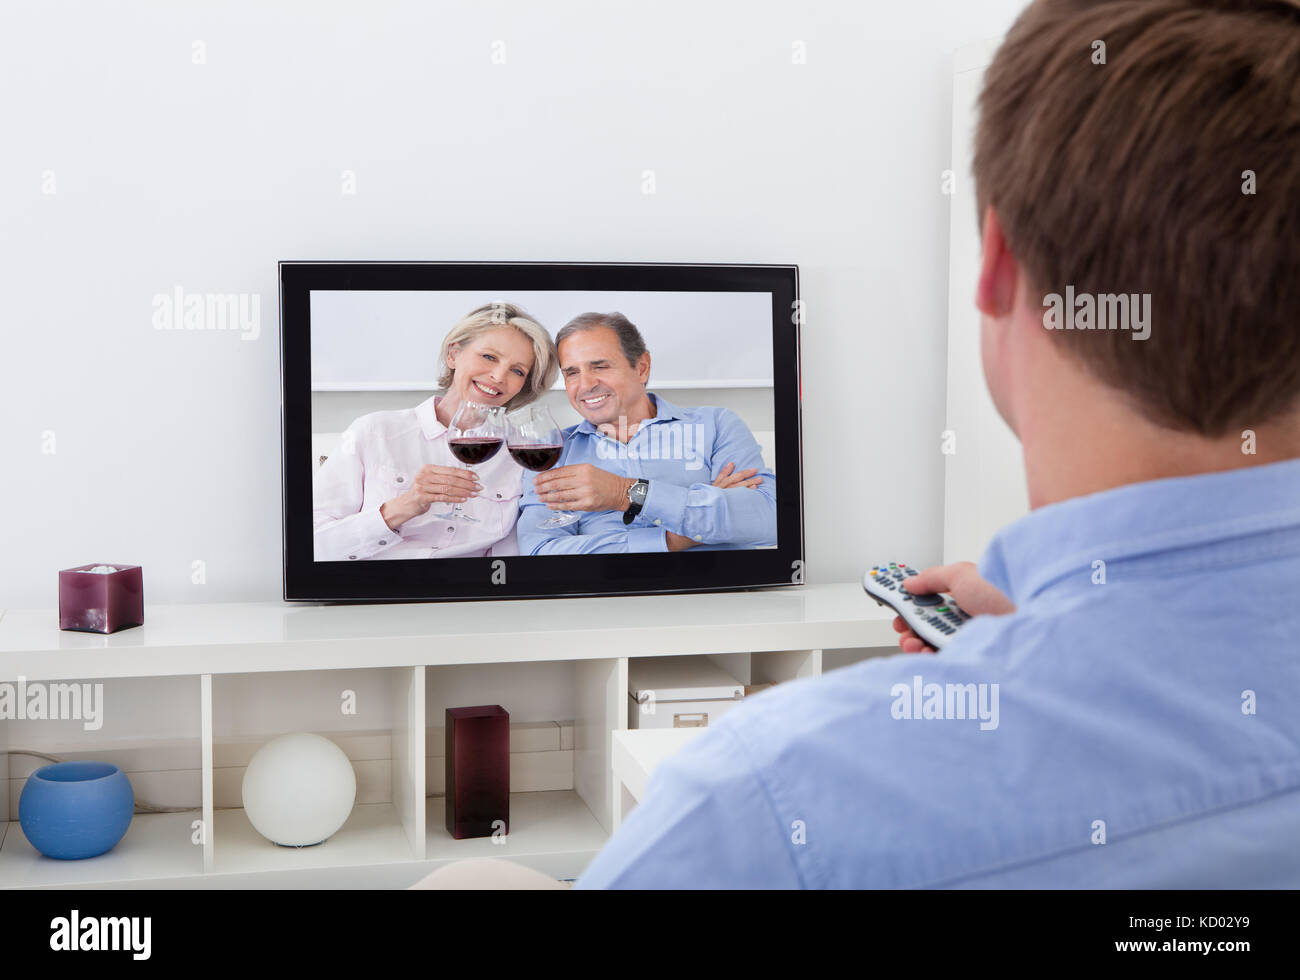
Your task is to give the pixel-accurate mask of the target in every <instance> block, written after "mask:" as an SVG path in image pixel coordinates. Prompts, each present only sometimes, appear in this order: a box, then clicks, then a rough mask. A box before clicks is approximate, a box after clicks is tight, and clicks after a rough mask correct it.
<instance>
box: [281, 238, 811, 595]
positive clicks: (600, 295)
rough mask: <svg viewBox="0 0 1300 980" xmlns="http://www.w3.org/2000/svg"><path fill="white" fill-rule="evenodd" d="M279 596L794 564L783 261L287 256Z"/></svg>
mask: <svg viewBox="0 0 1300 980" xmlns="http://www.w3.org/2000/svg"><path fill="white" fill-rule="evenodd" d="M280 300H281V315H280V327H281V366H282V375H283V387H282V409H283V419H282V422H283V424H282V430H283V472H284V501H283V504H284V528H285V537H284V559H285V579H284V581H285V598H286V599H289V600H313V601H329V600H340V601H383V600H433V599H460V598H463V599H472V598H503V597H511V596H515V597H518V596H557V595H600V594H618V593H652V592H682V591H705V590H708V591H714V590H720V589H735V588H748V587H758V586H774V585H791V584H800V583H801V582H802V581H803V520H802V494H801V473H800V434H799V375H798V371H799V367H798V365H799V325H800V322H801V320H802V307H801V304H800V302H799V298H798V276H797V268H796V267H794V266H758V265H670V264H657V265H614V264H565V265H560V264H545V263H518V264H508V265H501V264H485V263H441V262H429V263H423V262H406V263H384V262H364V263H342V262H319V263H318V262H282V263H281V264H280Z"/></svg>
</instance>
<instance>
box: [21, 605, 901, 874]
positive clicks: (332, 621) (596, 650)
mask: <svg viewBox="0 0 1300 980" xmlns="http://www.w3.org/2000/svg"><path fill="white" fill-rule="evenodd" d="M892 618H893V615H892V613H890V612H889V611H888V610H886V609H882V608H880V607H878V606H877V605H876V604H875V603H874V602H872V601H871V600H870V599H869V598H867V596H866V595H865V594H864V593H863V591H862V588H861V586H860V585H858V584H856V583H852V584H837V585H822V586H802V587H797V588H787V589H774V590H767V591H758V592H739V593H719V594H702V595H664V596H629V597H605V598H581V599H536V600H503V601H499V602H464V603H403V604H384V605H301V604H286V603H234V604H209V605H154V606H149V607H148V608H147V609H146V622H145V624H144V625H143V626H141V627H138V628H135V629H129V630H124V631H122V632H120V633H116V634H112V635H109V636H100V635H97V634H90V633H70V632H62V631H60V630H59V629H58V628H57V623H58V617H57V615H56V613H55V611H54V610H49V609H46V610H7V611H4V612H0V684H16V683H19V682H20V681H21V682H22V683H26V684H29V685H30V684H33V683H40V682H51V683H58V682H70V681H80V682H82V683H90V682H96V681H102V682H103V683H104V686H105V690H106V692H108V694H106V699H108V700H110V701H111V704H112V706H113V709H114V710H115V711H116V712H117V714H116V720H117V721H118V723H119V724H122V723H123V721H122V719H123V716H125V717H126V721H127V722H129V723H130V724H131V725H134V726H135V727H134V729H133V730H132V731H131V732H129V733H128V735H122V734H117V733H115V737H116V738H117V739H119V740H121V739H124V738H127V737H128V736H129V737H133V738H134V739H136V741H135V742H132V743H130V744H131V745H133V746H134V745H138V744H139V740H141V739H146V740H147V739H153V740H154V741H155V742H156V743H157V745H156V746H155V747H154V749H152V750H151V751H154V752H156V753H158V755H157V757H158V758H160V759H168V760H170V759H177V758H179V759H181V760H182V762H181V765H182V766H183V767H186V770H187V771H186V773H185V774H184V775H182V774H181V773H179V772H176V771H174V770H175V764H172V763H164V764H160V765H158V766H157V767H156V768H158V769H168V768H171V769H172V770H173V771H172V772H171V773H170V774H169V776H168V777H167V778H162V777H160V776H159V775H158V774H157V773H154V772H149V773H148V775H145V773H144V772H138V773H137V772H133V771H130V770H129V772H128V774H129V775H132V779H133V783H136V785H137V793H141V792H142V790H141V787H144V788H145V789H144V790H143V793H144V795H145V796H147V797H148V798H149V799H150V800H151V802H167V803H169V804H170V803H171V802H172V801H171V798H170V796H167V798H165V799H158V798H157V797H158V795H159V793H163V792H166V793H168V794H170V793H171V790H164V789H163V787H170V786H177V787H186V786H188V787H191V789H189V790H187V792H186V795H187V797H188V799H194V797H195V796H198V795H201V803H202V805H201V806H199V807H197V808H196V809H195V810H193V811H190V812H184V813H166V814H140V815H137V816H136V818H135V820H134V822H133V823H132V826H131V829H130V831H129V832H128V835H127V837H126V838H125V839H124V840H123V841H122V842H121V843H120V844H119V845H118V846H117V847H116V848H114V850H112V851H110V852H109V853H108V854H105V855H102V856H100V857H98V858H91V859H88V860H85V861H73V862H65V861H53V860H51V859H48V858H44V857H42V856H41V855H39V854H37V853H36V852H35V851H34V850H33V849H32V848H31V845H30V844H28V842H27V840H26V838H25V837H24V836H23V834H22V831H21V828H20V826H19V824H18V822H17V819H18V814H17V806H16V803H17V797H18V790H19V789H20V788H21V779H22V778H23V776H24V775H25V773H26V772H27V771H30V763H31V762H32V760H24V761H23V762H22V763H21V764H19V763H18V762H17V761H16V760H17V759H18V756H10V755H9V754H8V753H9V752H10V751H15V752H16V751H18V750H36V751H47V752H48V751H52V750H50V749H49V748H47V747H46V746H44V745H42V744H32V742H33V740H37V741H39V739H40V738H43V737H45V736H46V734H47V733H48V734H49V737H50V738H55V736H56V735H57V738H56V741H57V742H58V745H59V748H60V751H61V754H62V755H63V756H65V757H66V756H69V755H76V754H77V753H79V752H86V753H93V754H94V755H95V756H96V757H98V758H107V759H109V760H110V761H112V760H113V759H114V752H115V751H116V752H120V753H121V752H124V751H125V750H124V748H122V747H123V746H125V745H127V744H128V743H127V742H125V741H118V742H114V739H113V738H111V737H107V736H108V729H105V730H104V732H97V731H89V730H87V731H84V732H83V731H82V730H81V728H80V727H79V726H76V725H71V726H70V725H69V724H68V723H66V722H36V723H33V722H32V721H31V720H26V721H18V722H15V721H13V720H6V719H0V888H14V887H17V888H24V887H51V886H53V887H58V886H69V885H85V886H90V887H96V886H114V887H122V886H127V887H130V886H140V887H156V886H160V885H161V886H164V887H227V886H232V885H244V886H251V887H258V886H259V885H265V886H266V887H295V886H302V887H313V888H319V887H326V888H328V887H353V886H368V887H402V886H403V885H406V884H411V883H414V882H415V881H417V880H419V878H421V877H423V875H425V874H427V873H428V872H429V871H431V870H433V869H434V868H436V867H438V866H439V865H441V864H445V863H447V862H450V861H455V860H460V859H462V858H466V857H503V858H508V859H510V860H514V861H518V862H520V863H523V864H528V865H530V866H532V867H535V868H537V869H538V870H541V871H543V872H545V873H547V874H551V875H553V876H555V877H560V878H567V877H573V876H576V875H578V874H580V873H581V871H582V870H583V868H585V867H586V864H587V863H588V862H589V861H590V860H591V857H592V856H593V855H594V854H595V853H596V852H597V851H598V850H599V849H600V847H601V846H602V845H603V844H604V843H605V841H606V840H607V839H608V837H609V834H610V832H611V829H612V828H613V827H614V826H616V824H617V804H616V801H615V783H614V779H613V768H612V755H611V753H612V733H613V732H615V731H621V730H623V729H626V727H627V673H628V659H629V658H635V657H642V656H708V657H710V658H711V659H712V660H714V662H715V663H717V664H719V665H721V666H723V667H724V668H726V669H727V670H729V671H731V672H732V673H733V674H734V676H735V677H736V678H737V680H740V681H742V682H744V683H758V682H765V681H787V680H794V679H797V678H801V677H808V676H815V675H817V674H819V673H821V670H822V651H823V650H827V649H832V650H833V649H846V648H864V647H866V648H872V647H874V648H885V647H892V646H893V645H894V643H895V640H896V637H895V634H894V631H893V629H892V627H891V625H890V622H891V620H892ZM530 662H531V663H534V664H537V665H538V666H535V667H533V668H530V669H529V670H530V671H531V673H529V674H528V679H520V680H519V681H517V682H516V686H525V687H526V686H528V685H529V684H531V683H532V682H531V678H534V677H543V678H547V679H549V680H550V681H551V682H553V683H556V684H559V685H560V686H561V687H562V688H563V690H562V692H561V693H562V694H563V696H564V697H565V698H566V699H567V700H566V701H565V705H566V707H570V708H571V710H572V711H573V715H572V719H573V720H572V722H566V725H569V724H571V726H572V728H571V731H572V735H571V743H572V744H561V742H560V738H559V735H558V734H555V733H558V732H559V731H560V730H561V729H559V728H553V729H548V731H547V732H545V733H543V734H544V735H546V736H547V738H548V739H549V741H547V742H546V745H547V748H548V751H550V752H551V753H552V754H550V755H548V756H547V757H546V766H545V767H543V769H538V768H537V767H533V768H532V769H531V770H530V771H533V772H540V771H546V772H549V773H553V772H554V770H555V769H556V765H557V764H563V765H564V766H565V767H566V768H565V769H564V770H563V771H562V772H561V775H562V776H563V777H564V779H563V780H562V781H560V782H558V783H552V784H551V785H552V786H556V787H557V788H554V789H552V788H542V789H538V788H537V786H536V784H535V783H534V784H533V785H530V786H529V788H530V789H535V790H537V791H533V792H512V794H511V834H510V835H509V837H508V838H507V839H505V842H504V843H500V844H493V843H492V841H491V839H487V838H485V839H479V840H463V841H457V840H453V839H452V838H451V837H450V835H448V834H447V832H446V830H445V828H444V826H443V812H444V811H443V807H444V800H443V799H442V798H441V797H438V796H429V795H428V792H427V783H426V766H427V765H429V764H431V763H430V761H429V758H428V751H427V750H428V748H429V747H428V746H426V744H425V743H426V732H427V731H428V730H429V729H430V728H432V729H434V730H437V726H438V725H440V724H441V723H442V719H441V717H435V716H431V717H428V718H426V715H425V711H426V704H425V702H426V697H428V698H429V699H431V714H432V715H438V714H440V711H441V708H440V707H439V705H441V704H447V703H457V702H455V701H450V702H449V701H448V700H447V699H448V698H456V697H463V696H465V691H466V690H467V689H472V690H474V692H475V696H476V697H477V698H482V699H483V700H482V701H480V700H474V701H473V702H472V703H491V702H492V701H500V702H501V703H506V704H507V707H509V703H508V702H509V701H510V698H511V697H513V696H518V695H517V693H516V692H514V691H513V690H512V689H511V684H510V679H509V672H508V671H505V670H504V668H502V667H501V666H500V665H503V664H511V663H515V664H526V663H530ZM546 662H549V663H551V664H553V665H554V666H552V667H546V666H544V664H545V663H546ZM566 664H567V665H568V666H565V665H566ZM467 665H469V666H467ZM473 665H477V666H473ZM490 665H491V666H490ZM438 668H446V671H439V670H438ZM466 671H470V672H471V673H470V674H466V673H465V672H466ZM538 671H541V672H543V673H541V674H539V673H538ZM449 672H450V673H449ZM214 677H216V678H218V680H217V681H215V682H214V680H213V678H214ZM164 678H170V680H162V679H164ZM299 679H300V680H299ZM358 684H360V685H362V686H361V687H359V688H358V689H359V690H361V691H362V694H363V698H364V703H365V704H366V705H367V706H368V707H369V708H370V710H371V711H375V710H376V709H375V706H376V705H378V713H377V714H373V715H371V716H369V717H362V718H357V719H351V720H350V721H346V722H333V723H330V722H327V723H326V729H328V726H329V725H330V724H335V725H336V726H338V730H337V731H336V730H333V729H329V730H326V729H323V728H320V727H316V728H315V730H317V731H322V733H323V734H327V735H332V736H336V740H337V737H343V738H344V740H345V741H348V739H351V742H349V744H354V745H362V746H364V747H365V750H366V752H367V754H364V755H362V756H360V757H359V758H361V759H365V760H367V761H365V762H359V761H354V766H356V765H360V766H364V767H365V768H364V771H365V773H366V778H367V786H368V793H369V795H368V796H367V799H366V801H365V802H359V803H358V805H357V806H356V808H355V809H354V811H353V814H352V816H351V818H350V819H349V821H348V823H347V824H346V825H345V826H344V828H343V829H342V830H340V831H339V832H338V833H337V834H336V835H335V836H334V837H332V838H331V839H330V840H328V841H326V842H325V843H324V844H321V845H318V846H316V847H312V848H303V849H300V850H295V849H291V848H281V847H277V846H276V845H273V844H271V843H269V842H268V841H266V840H264V839H262V838H261V837H260V836H259V835H258V834H257V833H256V831H254V830H253V828H252V826H251V825H250V824H249V822H248V820H247V818H246V817H245V816H244V814H243V811H242V810H239V809H215V807H214V762H213V758H214V755H213V748H214V743H215V742H217V741H218V740H219V739H220V740H223V745H224V744H228V742H229V740H230V739H232V738H233V739H236V740H238V739H253V740H254V741H256V740H258V739H261V738H262V737H271V736H272V735H274V734H276V733H275V732H261V731H252V730H249V729H248V727H247V725H248V722H247V718H248V717H250V715H249V714H248V711H249V710H251V709H249V708H248V705H249V704H250V703H253V702H257V703H260V704H261V705H262V707H263V709H264V708H265V705H266V704H268V703H270V704H281V703H284V702H283V701H280V700H276V699H278V698H284V697H289V698H295V699H299V700H302V701H304V702H311V703H312V704H315V703H316V702H318V701H319V702H322V703H326V702H328V701H329V699H330V698H334V699H335V700H334V704H335V707H334V708H333V709H332V710H333V717H335V718H337V717H338V708H337V690H338V689H339V688H340V687H358ZM426 684H427V685H429V690H430V691H432V692H433V693H431V694H428V695H426ZM366 685H368V686H366ZM570 685H571V690H570ZM286 687H287V688H288V693H287V694H286V693H284V692H285V691H286ZM164 689H165V690H167V691H168V692H169V693H168V695H167V696H166V697H165V698H164V699H162V700H160V699H159V697H158V696H157V694H156V692H158V691H161V690H164ZM123 705H125V706H126V707H125V708H123V707H122V706H123ZM262 716H263V717H264V716H265V711H263V714H262ZM321 717H322V718H328V717H330V715H329V714H328V712H325V711H322V713H321ZM556 717H564V716H556ZM523 720H524V722H525V723H526V724H529V723H532V719H530V718H528V717H527V716H526V715H525V717H524V719H523ZM33 724H35V725H37V726H38V727H33ZM41 725H49V726H52V727H50V728H43V727H39V726H41ZM53 726H63V727H58V728H57V729H56V728H55V727H53ZM282 730H283V729H282ZM564 730H565V731H569V729H568V728H566V729H564ZM362 731H364V736H363V737H361V736H358V735H354V734H351V733H353V732H362ZM182 732H183V735H184V737H182V736H181V734H180V733H182ZM33 733H35V734H33ZM195 734H197V735H198V737H197V739H196V738H194V735H195ZM358 739H359V740H358ZM532 740H533V741H539V740H538V739H536V738H534V739H532ZM551 743H554V744H553V745H552V744H551ZM376 746H382V747H383V748H382V754H380V755H378V756H376V755H375V754H373V753H374V752H375V751H376V748H375V747H376ZM195 748H197V750H198V751H197V752H195V751H194V749H195ZM524 750H525V751H527V748H526V747H525V749H524ZM131 752H132V753H134V754H133V755H131V756H130V757H129V758H130V759H132V760H136V759H138V758H144V757H148V756H149V753H148V752H146V751H144V750H140V749H138V748H133V749H131ZM570 753H571V758H572V762H571V764H572V780H571V781H568V780H567V772H568V770H567V766H568V765H569V762H568V761H567V760H568V758H569V754H570ZM385 754H386V755H389V756H391V758H389V759H387V760H384V758H383V755H385ZM218 756H219V758H218V760H217V776H216V778H217V779H218V780H219V787H220V788H221V789H222V798H224V799H229V798H230V795H231V791H230V789H229V786H228V785H227V784H228V783H230V781H231V779H233V778H235V777H237V776H238V772H237V771H234V772H232V771H231V770H230V769H229V768H226V769H221V768H220V767H221V766H222V765H224V766H226V767H229V766H231V765H238V764H240V762H241V760H242V759H243V758H244V757H243V755H240V756H239V757H238V758H237V759H236V758H234V757H233V756H232V755H231V753H230V751H229V750H226V751H224V752H223V751H221V749H220V747H219V751H218ZM122 757H123V759H125V758H127V756H126V755H123V756H122ZM119 764H120V765H122V766H123V768H124V769H128V764H127V762H125V761H122V762H119ZM133 764H136V765H137V769H145V770H148V768H149V767H148V766H147V765H144V764H139V763H133ZM359 771H361V770H359ZM187 780H188V781H187ZM231 785H237V783H235V784H231ZM196 787H201V794H200V793H195V790H194V788H196ZM558 787H564V788H558ZM190 794H193V795H190ZM187 802H188V800H187ZM223 805H228V804H223ZM196 828H197V829H196ZM205 830H206V832H204V831H205Z"/></svg>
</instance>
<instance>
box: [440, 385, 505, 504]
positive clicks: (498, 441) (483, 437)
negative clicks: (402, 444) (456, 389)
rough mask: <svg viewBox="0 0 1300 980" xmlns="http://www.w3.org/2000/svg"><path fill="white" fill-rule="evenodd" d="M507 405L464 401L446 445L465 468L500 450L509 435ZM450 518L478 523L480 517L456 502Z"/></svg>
mask: <svg viewBox="0 0 1300 980" xmlns="http://www.w3.org/2000/svg"><path fill="white" fill-rule="evenodd" d="M505 412H506V410H505V407H504V406H501V405H480V404H479V403H478V402H461V403H460V407H459V408H458V409H456V414H455V415H453V416H452V419H451V425H450V426H449V427H448V428H449V430H450V432H449V438H448V440H447V447H448V448H449V449H450V450H451V454H452V455H453V456H455V457H456V458H457V459H458V460H460V461H461V462H462V463H464V464H465V466H466V467H471V466H477V465H478V464H479V463H486V462H487V461H488V460H489V459H491V458H492V457H493V456H495V455H496V454H497V453H498V452H499V451H500V450H501V445H502V443H504V442H505V437H506V423H505ZM447 516H448V517H451V518H454V519H455V520H459V521H465V522H466V523H468V524H477V523H479V519H478V518H477V517H471V516H470V515H469V514H467V513H465V509H464V505H463V504H459V503H458V504H457V505H456V506H455V507H453V508H452V509H451V513H450V514H448V515H447Z"/></svg>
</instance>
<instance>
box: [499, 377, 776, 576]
mask: <svg viewBox="0 0 1300 980" xmlns="http://www.w3.org/2000/svg"><path fill="white" fill-rule="evenodd" d="M650 397H651V398H652V399H654V402H655V417H654V418H652V419H646V420H645V421H644V422H642V423H641V425H640V427H639V428H638V429H637V431H636V432H635V433H634V434H633V435H632V437H631V438H630V439H629V440H628V441H627V443H626V445H624V444H623V443H620V442H619V441H618V440H617V439H612V438H610V437H609V436H607V435H604V434H603V433H601V432H598V431H597V430H596V427H595V426H593V425H592V424H591V423H590V422H588V421H586V420H584V421H582V422H581V423H580V424H578V425H575V426H571V427H569V428H568V429H565V430H564V452H563V455H562V456H561V457H560V461H559V463H557V464H556V465H557V466H571V465H575V464H578V463H590V464H592V465H593V466H598V467H600V468H601V469H603V470H608V471H609V472H611V473H617V474H618V475H619V476H622V477H633V478H636V479H643V480H646V481H648V482H649V484H650V492H649V494H648V495H647V496H646V500H645V505H644V506H643V507H642V509H641V513H640V514H639V515H637V517H636V519H635V520H633V522H632V523H631V525H626V524H624V523H623V512H622V511H617V510H606V511H595V512H586V513H580V515H579V516H580V520H579V521H578V523H576V524H570V525H568V526H567V527H560V528H551V529H543V528H541V527H539V526H538V525H539V524H541V522H542V521H544V520H546V519H547V518H548V517H551V516H553V515H554V514H555V511H553V510H550V509H549V508H547V506H546V505H545V504H543V503H542V502H541V501H540V500H538V499H537V494H536V492H535V491H534V490H533V474H532V473H525V474H524V495H523V497H522V498H521V500H520V507H519V523H518V525H517V529H518V534H519V553H520V554H523V555H577V554H591V553H595V552H602V553H607V552H643V551H667V550H668V540H667V534H666V533H665V532H667V531H672V532H673V533H674V534H681V535H685V536H686V537H689V538H691V539H693V540H695V541H698V542H700V544H699V545H698V546H697V547H699V548H702V549H707V550H725V549H734V548H759V547H764V546H769V545H774V544H776V474H775V473H773V472H772V471H771V470H770V469H768V467H767V466H766V465H765V464H764V463H763V453H762V450H761V449H760V448H759V445H758V441H757V440H756V439H755V438H754V434H753V433H752V432H750V431H749V427H748V426H746V425H745V423H744V422H742V421H741V419H740V416H738V415H737V414H736V413H735V412H733V411H731V410H730V409H726V408H678V407H677V406H675V405H672V404H670V403H669V402H667V401H665V400H664V399H663V398H661V397H660V396H658V395H653V394H652V395H650ZM728 463H735V464H736V472H739V471H741V470H747V469H756V470H758V473H757V474H756V475H757V476H759V477H762V479H763V482H762V483H761V484H759V485H758V486H757V487H734V488H732V489H730V490H722V489H720V488H718V487H715V486H713V480H714V479H715V478H716V477H717V476H718V473H719V472H720V471H721V470H722V469H723V467H725V466H726V465H727V464H728Z"/></svg>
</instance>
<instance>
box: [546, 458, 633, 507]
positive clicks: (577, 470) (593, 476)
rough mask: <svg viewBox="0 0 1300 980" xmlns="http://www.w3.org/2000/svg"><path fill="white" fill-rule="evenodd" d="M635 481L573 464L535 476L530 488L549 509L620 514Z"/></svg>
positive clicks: (626, 504)
mask: <svg viewBox="0 0 1300 980" xmlns="http://www.w3.org/2000/svg"><path fill="white" fill-rule="evenodd" d="M635 482H636V481H635V480H633V479H630V478H628V477H622V476H618V475H617V474H615V473H610V472H609V471H608V470H602V469H601V468H600V467H599V466H592V465H591V464H590V463H576V464H574V465H572V466H559V467H556V468H555V469H553V470H546V471H545V472H542V473H538V474H537V476H535V477H533V489H534V490H535V491H536V492H537V499H538V500H540V501H541V502H542V503H544V504H545V505H546V506H547V507H548V508H550V509H551V510H589V511H590V510H617V511H620V512H622V511H626V510H627V508H628V499H627V492H628V490H629V489H630V488H631V486H632V484H633V483H635Z"/></svg>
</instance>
